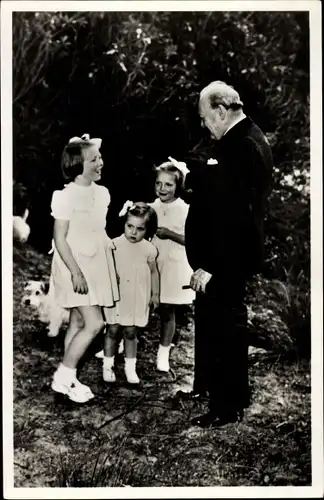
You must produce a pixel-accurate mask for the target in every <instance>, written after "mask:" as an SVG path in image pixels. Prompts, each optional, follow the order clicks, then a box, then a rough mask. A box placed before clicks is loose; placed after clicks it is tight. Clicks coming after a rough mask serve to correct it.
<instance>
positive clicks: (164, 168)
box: [150, 157, 195, 372]
mask: <svg viewBox="0 0 324 500" xmlns="http://www.w3.org/2000/svg"><path fill="white" fill-rule="evenodd" d="M169 159H170V161H168V162H165V163H162V165H160V166H159V167H158V168H157V169H156V170H157V173H156V181H155V192H156V195H157V196H158V198H157V199H156V200H155V201H154V202H153V203H151V204H150V205H151V207H152V208H154V210H155V211H156V213H157V216H158V230H157V233H156V235H155V237H154V238H153V240H152V243H153V244H154V245H155V246H156V248H157V249H158V259H157V263H158V270H159V273H160V282H161V285H160V316H161V339H160V345H159V349H158V353H157V369H158V370H159V371H163V372H168V371H169V369H170V366H169V353H170V347H171V342H172V339H173V336H174V334H175V329H176V322H175V308H176V306H177V305H179V304H191V303H192V302H193V300H194V298H195V292H194V291H193V290H191V289H188V288H187V289H183V288H182V287H183V286H184V285H188V283H190V278H191V275H192V272H193V271H192V269H191V267H190V266H189V264H188V260H187V256H186V251H185V247H184V243H185V237H184V228H185V222H186V218H187V214H188V210H189V205H188V204H187V203H185V202H184V201H183V200H182V199H181V198H180V195H181V191H182V189H183V185H184V179H185V175H186V173H187V171H188V170H187V168H186V164H185V163H183V162H177V161H176V160H174V159H173V158H171V157H169Z"/></svg>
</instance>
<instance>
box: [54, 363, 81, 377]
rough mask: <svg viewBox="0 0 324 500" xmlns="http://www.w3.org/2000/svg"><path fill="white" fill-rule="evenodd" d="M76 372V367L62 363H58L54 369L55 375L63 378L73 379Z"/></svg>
mask: <svg viewBox="0 0 324 500" xmlns="http://www.w3.org/2000/svg"><path fill="white" fill-rule="evenodd" d="M76 372H77V370H76V368H69V367H68V366H65V365H63V363H60V364H59V366H58V368H57V370H56V373H57V376H58V377H60V378H62V379H64V380H74V379H75V378H76Z"/></svg>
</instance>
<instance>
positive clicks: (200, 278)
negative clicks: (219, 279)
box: [190, 268, 212, 293]
mask: <svg viewBox="0 0 324 500" xmlns="http://www.w3.org/2000/svg"><path fill="white" fill-rule="evenodd" d="M211 277H212V275H211V274H210V273H207V271H204V270H203V269H200V268H199V269H197V271H195V272H194V273H193V275H192V276H191V279H190V286H191V288H192V289H193V290H194V291H195V292H203V293H205V292H206V285H207V283H208V282H209V281H210V279H211Z"/></svg>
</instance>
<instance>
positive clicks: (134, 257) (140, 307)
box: [104, 234, 157, 327]
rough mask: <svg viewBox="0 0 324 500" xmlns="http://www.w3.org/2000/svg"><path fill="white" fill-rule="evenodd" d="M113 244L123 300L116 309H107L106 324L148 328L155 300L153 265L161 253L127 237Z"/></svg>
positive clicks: (117, 239)
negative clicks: (151, 301) (152, 285)
mask: <svg viewBox="0 0 324 500" xmlns="http://www.w3.org/2000/svg"><path fill="white" fill-rule="evenodd" d="M113 242H114V244H115V248H116V250H114V256H115V262H116V269H117V273H118V277H119V293H120V301H119V302H117V303H116V304H115V306H114V307H110V308H105V309H104V313H105V317H106V321H107V323H109V324H119V325H122V326H139V327H144V326H146V325H147V322H148V318H149V302H150V297H151V271H150V268H149V262H154V260H155V259H156V256H157V250H156V248H155V247H154V245H152V243H150V242H149V241H147V240H145V239H143V240H141V241H139V242H138V243H130V242H129V241H128V240H127V239H126V237H125V235H124V234H122V235H121V236H119V237H118V238H115V239H114V240H113Z"/></svg>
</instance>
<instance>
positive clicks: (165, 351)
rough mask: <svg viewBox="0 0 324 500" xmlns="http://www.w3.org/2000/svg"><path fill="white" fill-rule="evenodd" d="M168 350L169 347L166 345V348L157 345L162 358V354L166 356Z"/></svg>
mask: <svg viewBox="0 0 324 500" xmlns="http://www.w3.org/2000/svg"><path fill="white" fill-rule="evenodd" d="M170 349H171V345H168V346H165V345H162V344H160V345H159V351H160V353H161V354H162V356H163V354H164V355H165V356H168V355H169V352H170Z"/></svg>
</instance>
